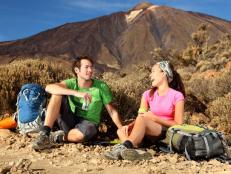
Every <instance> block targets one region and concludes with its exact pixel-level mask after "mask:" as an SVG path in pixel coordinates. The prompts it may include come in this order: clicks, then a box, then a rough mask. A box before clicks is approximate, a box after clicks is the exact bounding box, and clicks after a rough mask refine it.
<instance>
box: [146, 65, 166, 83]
mask: <svg viewBox="0 0 231 174" xmlns="http://www.w3.org/2000/svg"><path fill="white" fill-rule="evenodd" d="M150 78H151V81H152V86H153V87H158V86H159V85H160V84H161V83H162V82H163V80H166V75H165V73H164V72H163V71H162V70H161V69H160V66H159V65H158V64H155V65H154V66H153V67H152V72H151V74H150Z"/></svg>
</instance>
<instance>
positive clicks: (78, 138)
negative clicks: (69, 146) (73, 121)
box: [67, 129, 85, 143]
mask: <svg viewBox="0 0 231 174" xmlns="http://www.w3.org/2000/svg"><path fill="white" fill-rule="evenodd" d="M84 137H85V135H84V134H83V133H82V132H80V131H79V130H78V129H71V130H70V131H69V132H68V135H67V140H68V141H70V142H74V143H80V142H83V141H84Z"/></svg>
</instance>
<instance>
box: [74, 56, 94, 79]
mask: <svg viewBox="0 0 231 174" xmlns="http://www.w3.org/2000/svg"><path fill="white" fill-rule="evenodd" d="M83 59H85V60H88V61H90V62H91V64H92V65H93V64H94V62H93V59H92V58H91V57H90V56H79V57H76V58H75V61H74V62H73V64H72V72H73V73H74V74H75V75H76V73H75V67H77V68H79V69H80V67H81V60H83Z"/></svg>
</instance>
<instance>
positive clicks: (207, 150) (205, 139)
mask: <svg viewBox="0 0 231 174" xmlns="http://www.w3.org/2000/svg"><path fill="white" fill-rule="evenodd" d="M202 138H203V140H204V142H205V147H206V152H207V155H206V158H209V157H210V154H211V153H210V147H209V143H208V140H207V138H206V136H202Z"/></svg>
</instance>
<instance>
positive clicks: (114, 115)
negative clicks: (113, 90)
mask: <svg viewBox="0 0 231 174" xmlns="http://www.w3.org/2000/svg"><path fill="white" fill-rule="evenodd" d="M105 107H106V109H107V111H108V113H109V115H110V116H111V118H112V121H113V122H114V123H115V125H116V126H117V128H118V129H120V128H122V123H121V120H120V116H119V113H118V112H117V110H116V109H115V108H114V107H113V106H112V104H111V103H109V104H107V105H106V106H105Z"/></svg>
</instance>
